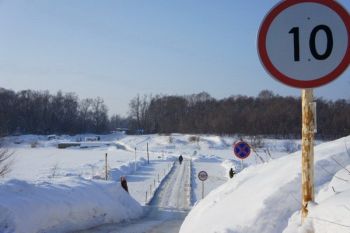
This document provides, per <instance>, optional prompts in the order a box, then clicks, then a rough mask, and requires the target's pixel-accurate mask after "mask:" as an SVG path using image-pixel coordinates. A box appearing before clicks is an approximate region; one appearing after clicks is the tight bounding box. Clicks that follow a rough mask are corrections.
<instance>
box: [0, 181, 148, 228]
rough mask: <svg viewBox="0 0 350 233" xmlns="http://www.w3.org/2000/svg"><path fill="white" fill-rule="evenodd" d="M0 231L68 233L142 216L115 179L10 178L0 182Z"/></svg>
mask: <svg viewBox="0 0 350 233" xmlns="http://www.w3.org/2000/svg"><path fill="white" fill-rule="evenodd" d="M0 196H1V199H0V232H2V233H10V232H11V233H12V232H16V233H28V232H68V231H74V230H78V229H84V228H89V227H92V226H95V225H99V224H104V223H112V222H120V221H123V220H129V219H133V218H137V217H139V216H141V215H142V212H143V211H142V207H141V206H140V205H139V204H138V203H137V202H136V201H135V200H134V199H133V198H132V197H131V196H130V195H129V194H128V193H127V192H125V191H124V190H123V189H122V188H121V187H120V184H119V183H116V182H104V181H91V180H84V179H81V178H80V179H79V178H77V177H75V178H73V177H65V178H60V179H55V181H54V183H45V182H42V183H28V182H25V181H19V180H10V181H7V182H6V183H4V184H2V185H0Z"/></svg>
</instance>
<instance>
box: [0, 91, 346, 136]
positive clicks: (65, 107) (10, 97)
mask: <svg viewBox="0 0 350 233" xmlns="http://www.w3.org/2000/svg"><path fill="white" fill-rule="evenodd" d="M315 101H316V102H317V125H318V129H317V130H318V133H317V134H316V136H317V137H319V138H338V137H342V136H346V135H349V134H350V100H344V99H341V100H336V101H330V100H325V99H322V98H317V99H316V100H315ZM118 128H128V129H129V131H128V132H129V133H160V134H168V133H189V134H221V135H223V134H225V135H231V134H241V135H266V136H268V135H271V136H274V137H284V138H300V135H301V99H300V98H297V97H292V96H287V97H282V96H279V95H276V94H274V93H273V92H271V91H269V90H263V91H261V92H260V94H259V95H258V96H257V97H250V96H244V95H233V96H230V97H228V98H223V99H215V98H213V97H211V96H210V95H209V94H208V93H206V92H202V93H199V94H193V95H186V96H179V95H155V96H150V95H144V96H140V95H137V96H135V97H134V98H133V99H132V100H131V101H130V103H129V115H128V116H127V117H121V116H119V115H118V114H115V115H112V116H111V117H108V109H107V107H106V105H105V104H104V101H103V99H102V98H100V97H97V98H86V99H79V98H78V96H77V95H76V94H74V93H62V92H61V91H59V92H57V93H56V94H50V93H49V92H48V91H33V90H23V91H18V92H14V91H12V90H7V89H3V88H0V136H4V135H11V134H14V133H19V134H78V133H108V132H110V131H114V130H116V129H118Z"/></svg>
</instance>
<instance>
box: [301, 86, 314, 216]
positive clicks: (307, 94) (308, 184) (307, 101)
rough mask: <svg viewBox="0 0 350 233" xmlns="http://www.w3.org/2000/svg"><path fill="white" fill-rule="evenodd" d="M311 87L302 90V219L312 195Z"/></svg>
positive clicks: (312, 130)
mask: <svg viewBox="0 0 350 233" xmlns="http://www.w3.org/2000/svg"><path fill="white" fill-rule="evenodd" d="M312 103H313V89H304V90H302V159H301V160H302V162H301V166H302V174H301V180H302V209H301V216H302V221H304V220H305V218H306V217H307V214H308V209H307V205H308V202H310V201H315V197H314V129H315V123H314V119H315V116H313V111H312Z"/></svg>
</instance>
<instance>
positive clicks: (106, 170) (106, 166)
mask: <svg viewBox="0 0 350 233" xmlns="http://www.w3.org/2000/svg"><path fill="white" fill-rule="evenodd" d="M107 179H108V163H107V153H106V155H105V180H107Z"/></svg>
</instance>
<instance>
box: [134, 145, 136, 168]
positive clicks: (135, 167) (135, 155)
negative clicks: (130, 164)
mask: <svg viewBox="0 0 350 233" xmlns="http://www.w3.org/2000/svg"><path fill="white" fill-rule="evenodd" d="M134 171H135V172H136V147H135V162H134Z"/></svg>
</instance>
